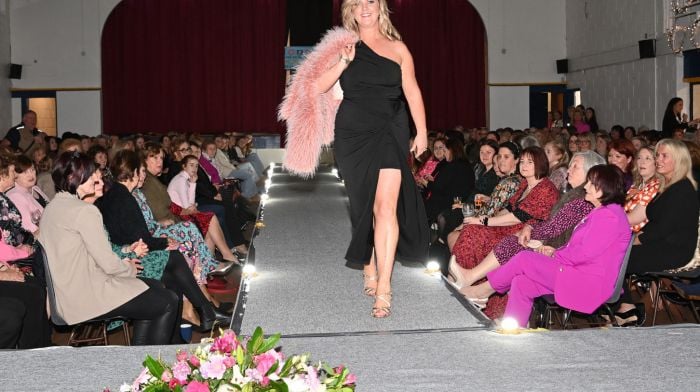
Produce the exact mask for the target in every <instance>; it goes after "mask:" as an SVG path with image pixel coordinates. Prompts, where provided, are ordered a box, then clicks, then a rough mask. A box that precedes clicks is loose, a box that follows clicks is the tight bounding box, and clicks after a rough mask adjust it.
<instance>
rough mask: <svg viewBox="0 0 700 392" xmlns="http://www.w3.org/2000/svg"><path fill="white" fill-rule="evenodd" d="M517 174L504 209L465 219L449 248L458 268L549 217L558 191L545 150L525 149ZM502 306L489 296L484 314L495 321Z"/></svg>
mask: <svg viewBox="0 0 700 392" xmlns="http://www.w3.org/2000/svg"><path fill="white" fill-rule="evenodd" d="M519 171H520V175H522V176H523V177H524V179H523V180H522V181H521V182H520V186H519V187H518V190H517V191H516V192H515V195H513V197H511V199H510V201H509V203H508V205H507V206H506V207H505V208H503V209H502V210H500V211H499V212H498V213H496V215H495V216H493V217H491V218H488V217H483V216H476V217H472V218H466V219H465V220H464V223H465V226H464V228H463V229H462V232H461V233H460V235H459V238H458V239H457V242H456V243H455V245H454V247H453V248H452V253H453V254H454V256H455V258H456V261H457V263H458V264H459V265H460V266H461V267H463V268H467V269H472V268H474V267H475V266H476V265H478V264H479V263H480V262H481V260H483V259H484V257H486V255H488V253H489V252H490V251H491V250H492V249H493V248H494V246H496V244H497V243H498V242H499V241H501V240H502V239H503V238H504V237H506V236H508V235H511V234H514V233H516V232H517V231H519V230H520V229H521V228H522V227H523V225H524V224H526V223H527V224H530V225H532V224H534V223H537V222H541V221H544V220H546V219H548V218H549V213H550V211H551V210H552V207H553V206H554V204H555V203H556V202H557V200H558V199H559V192H558V191H557V188H556V186H554V184H553V183H552V182H551V181H550V180H549V179H548V178H547V175H548V174H549V162H548V160H547V156H546V154H545V153H544V150H542V148H540V147H528V148H526V149H525V150H524V151H523V153H522V155H521V157H520V164H519ZM505 304H506V301H505V300H503V297H499V296H492V297H491V298H490V299H489V302H488V306H487V308H486V310H485V312H484V313H485V314H486V315H487V316H489V317H491V318H495V317H497V316H499V315H500V314H501V313H502V312H503V309H504V308H505Z"/></svg>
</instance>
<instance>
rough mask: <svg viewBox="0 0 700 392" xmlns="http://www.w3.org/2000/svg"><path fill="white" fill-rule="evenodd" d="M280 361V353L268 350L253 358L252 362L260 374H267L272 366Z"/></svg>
mask: <svg viewBox="0 0 700 392" xmlns="http://www.w3.org/2000/svg"><path fill="white" fill-rule="evenodd" d="M281 359H282V355H281V354H280V353H278V352H277V351H275V350H270V351H268V352H266V353H263V354H260V355H258V356H257V357H255V358H253V361H254V362H255V364H256V365H257V370H258V371H259V372H260V374H267V372H268V370H270V368H271V367H272V365H274V364H275V363H276V362H277V361H279V360H281Z"/></svg>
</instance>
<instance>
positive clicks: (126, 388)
mask: <svg viewBox="0 0 700 392" xmlns="http://www.w3.org/2000/svg"><path fill="white" fill-rule="evenodd" d="M131 391H132V389H131V385H129V384H127V383H124V384H122V385H121V386H120V387H119V392H131Z"/></svg>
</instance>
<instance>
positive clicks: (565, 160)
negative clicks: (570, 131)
mask: <svg viewBox="0 0 700 392" xmlns="http://www.w3.org/2000/svg"><path fill="white" fill-rule="evenodd" d="M547 146H552V148H554V149H556V150H557V151H559V153H560V154H561V158H559V163H558V164H557V166H556V167H553V168H552V170H551V171H554V170H556V169H558V168H560V167H569V151H568V150H567V149H566V147H564V143H562V142H561V141H560V140H550V141H549V142H547V144H545V145H544V148H547Z"/></svg>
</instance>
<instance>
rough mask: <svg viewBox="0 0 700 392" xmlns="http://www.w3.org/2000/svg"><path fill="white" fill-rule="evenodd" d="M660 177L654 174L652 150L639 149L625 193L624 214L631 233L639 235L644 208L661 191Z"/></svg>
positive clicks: (645, 221)
mask: <svg viewBox="0 0 700 392" xmlns="http://www.w3.org/2000/svg"><path fill="white" fill-rule="evenodd" d="M660 177H661V176H659V175H657V174H656V164H655V162H654V150H653V149H652V148H651V147H641V148H640V149H639V152H637V159H636V161H635V165H634V183H633V184H632V186H631V187H630V189H629V190H628V191H627V202H626V203H625V212H626V213H627V219H629V221H630V226H631V227H632V231H633V232H635V233H639V232H640V231H641V230H642V228H643V227H644V225H646V224H647V222H649V220H648V219H646V213H645V210H646V206H647V204H649V202H651V200H652V199H653V198H654V197H655V196H656V195H657V194H658V193H659V191H660V190H661V182H662V180H661V178H660Z"/></svg>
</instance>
